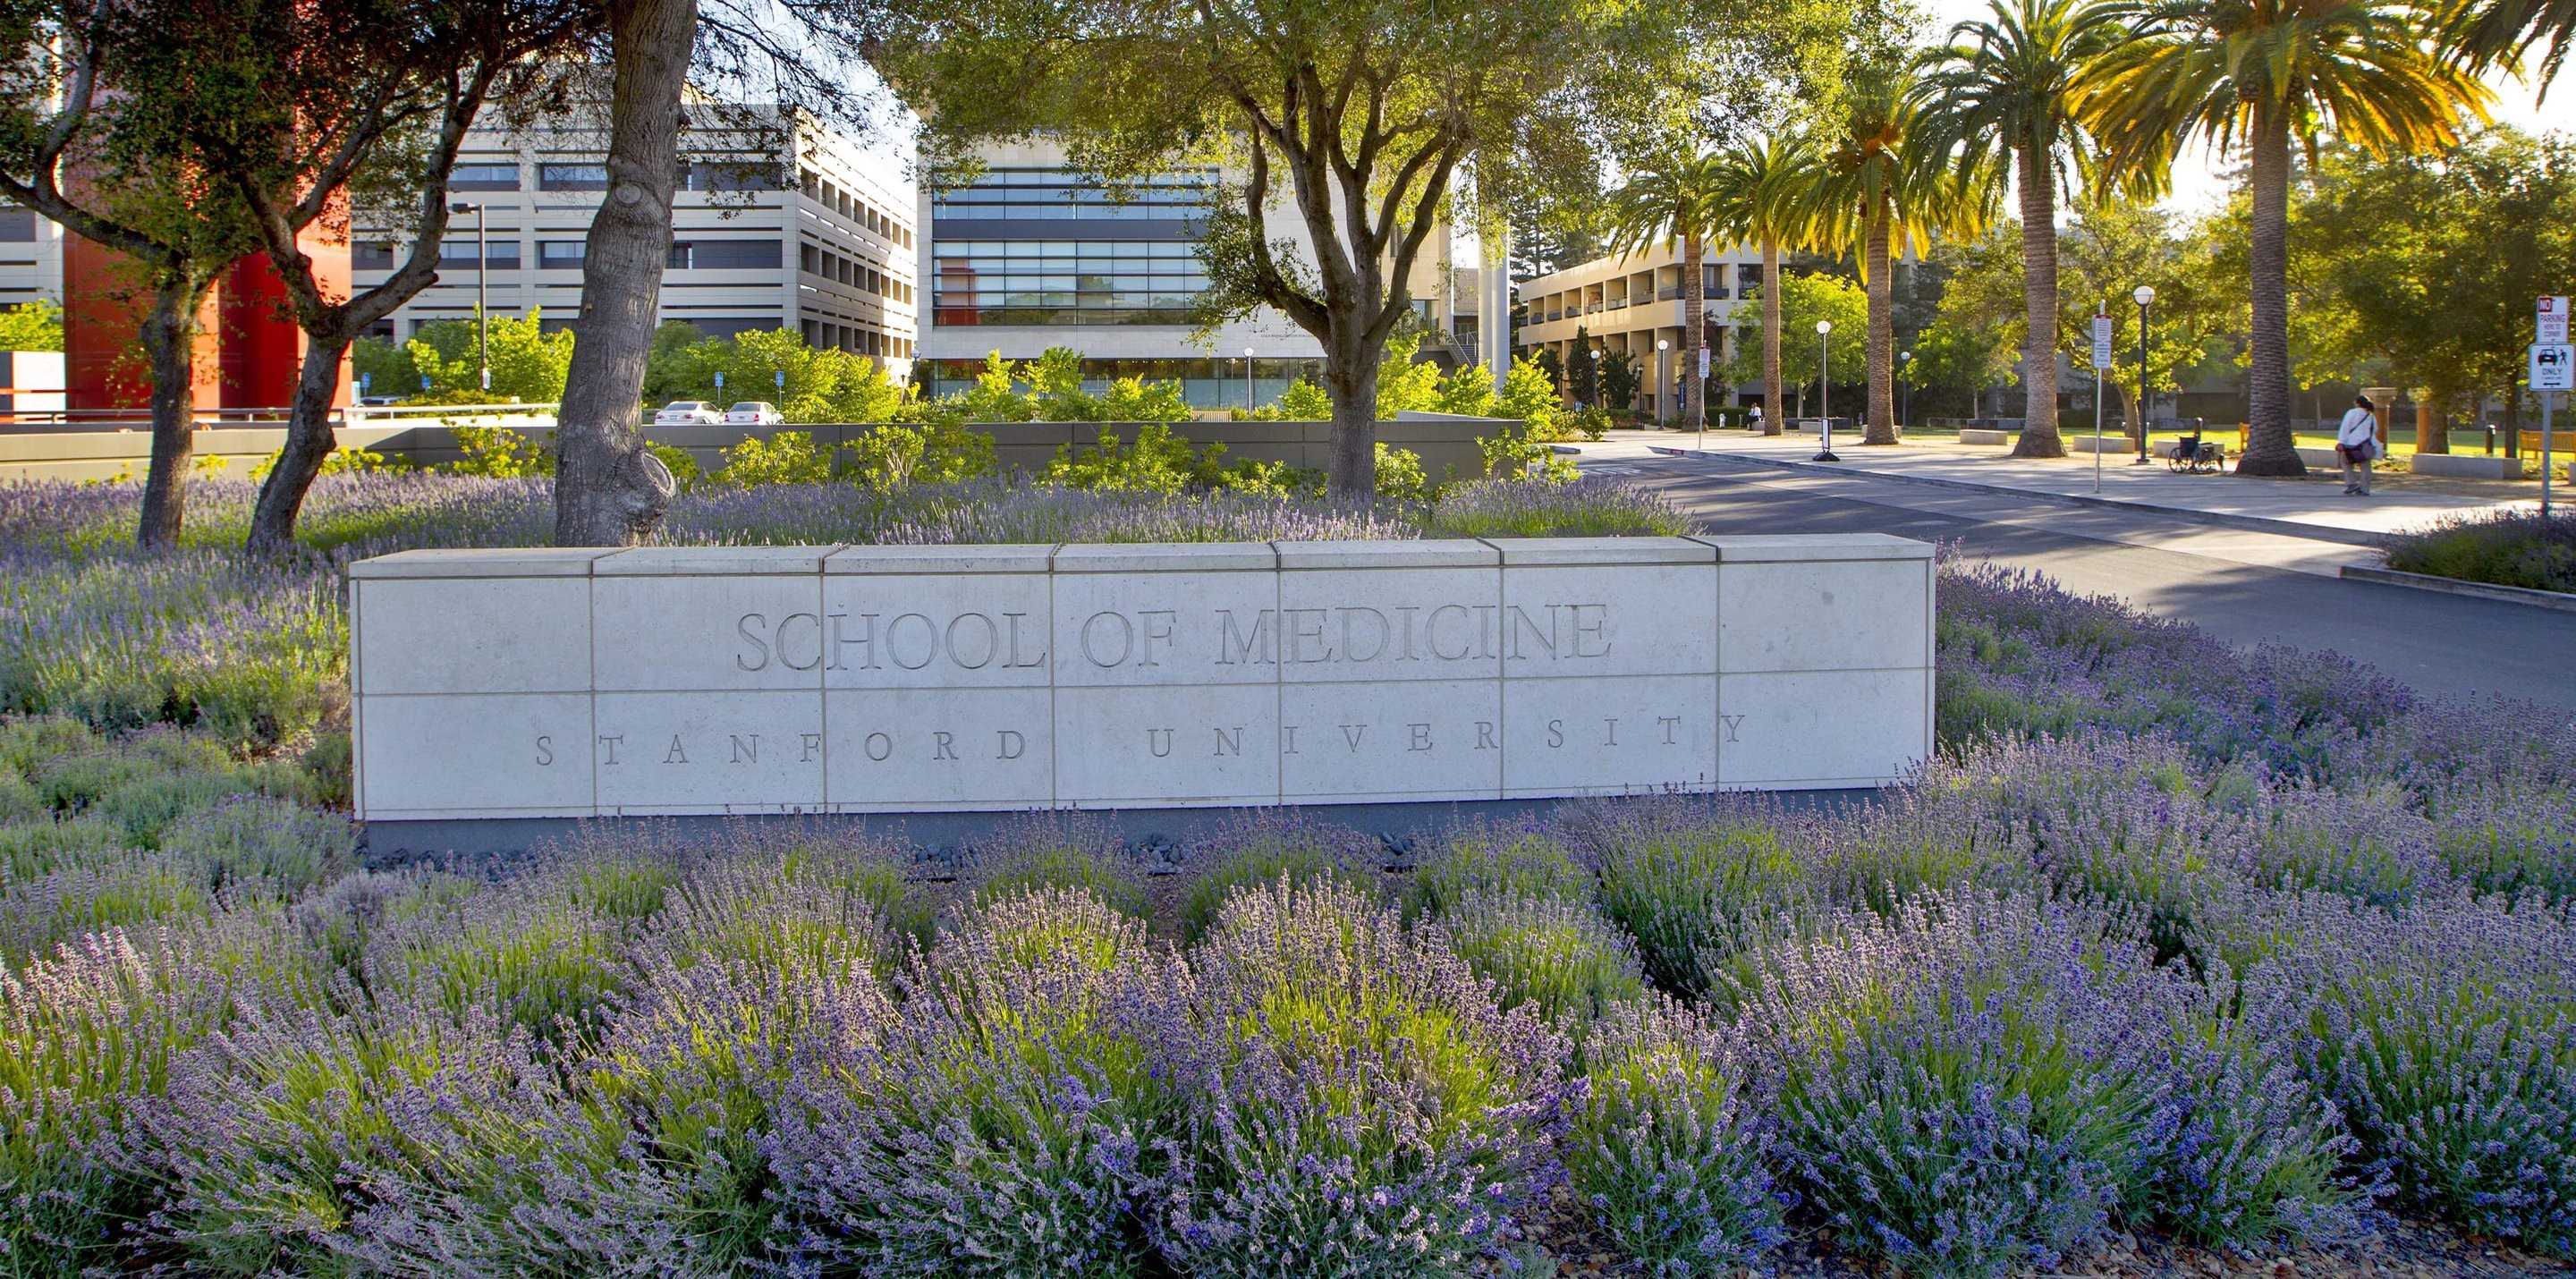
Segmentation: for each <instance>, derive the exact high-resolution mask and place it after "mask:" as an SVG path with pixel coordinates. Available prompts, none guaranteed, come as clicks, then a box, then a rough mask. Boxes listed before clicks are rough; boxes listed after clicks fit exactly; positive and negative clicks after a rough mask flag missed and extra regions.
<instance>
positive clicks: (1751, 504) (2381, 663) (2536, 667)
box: [1590, 456, 2576, 710]
mask: <svg viewBox="0 0 2576 1279" xmlns="http://www.w3.org/2000/svg"><path fill="white" fill-rule="evenodd" d="M1590 465H1593V466H1596V467H1598V468H1599V469H1603V470H1611V471H1614V472H1616V471H1617V470H1619V469H1620V468H1631V469H1632V471H1633V473H1631V474H1628V475H1626V476H1625V478H1627V479H1628V480H1630V481H1631V482H1634V483H1639V484H1645V485H1649V486H1652V487H1655V488H1658V489H1661V490H1663V491H1664V492H1666V493H1668V494H1670V495H1671V496H1672V497H1673V498H1674V499H1676V500H1677V501H1679V502H1680V503H1681V504H1682V505H1683V506H1684V508H1685V509H1687V510H1689V511H1690V512H1692V513H1693V514H1694V515H1696V516H1698V517H1700V518H1701V519H1702V520H1703V521H1705V523H1706V526H1707V528H1708V529H1709V531H1711V532H1718V533H1729V532H1770V533H1836V532H1885V533H1897V534H1901V535H1903V536H1906V537H1919V538H1924V539H1926V540H1935V541H1942V542H1955V543H1958V544H1959V545H1960V546H1961V547H1962V548H1963V549H1965V550H1966V551H1967V552H1969V553H1971V554H1976V555H1985V556H1990V557H1992V558H1994V559H1997V560H2000V561H2004V562H2007V563H2011V564H2015V565H2021V566H2026V567H2030V568H2035V569H2039V570H2042V571H2044V572H2046V573H2048V574H2050V575H2052V576H2054V577H2055V578H2057V579H2058V581H2059V582H2061V583H2063V584H2064V585H2065V586H2066V587H2067V588H2068V589H2070V590H2074V591H2079V592H2083V593H2086V594H2099V595H2115V596H2118V597H2120V598H2122V599H2125V600H2127V601H2128V602H2130V603H2131V604H2134V605H2136V606H2138V607H2140V608H2144V609H2147V610H2150V611H2152V612H2155V613H2159V614H2162V615H2164V616H2168V617H2175V618H2180V619H2182V620H2185V621H2189V622H2193V623H2196V624H2198V625H2199V626H2200V627H2201V628H2202V629H2204V630H2206V631H2208V632H2209V633H2210V634H2211V635H2213V636H2216V637H2217V638H2219V639H2221V640H2224V641H2226V642H2228V643H2230V644H2235V645H2240V646H2242V645H2252V644H2258V643H2264V642H2267V641H2269V642H2277V643H2283V644H2289V645H2293V646H2296V647H2299V648H2304V649H2312V650H2326V651H2333V652H2339V653H2342V654H2344V655H2346V656H2349V657H2352V658H2354V659H2357V660H2359V661H2363V662H2367V663H2369V664H2371V665H2373V666H2376V667H2378V668H2379V669H2381V670H2382V671H2385V672H2387V673H2389V674H2390V675H2392V676H2394V677H2396V678H2398V679H2400V680H2403V681H2405V682H2406V683H2408V684H2410V685H2412V686H2413V687H2415V688H2416V689H2417V690H2418V691H2421V692H2425V693H2436V694H2446V695H2453V696H2487V695H2502V696H2506V697H2513V698H2521V699H2528V700H2531V701H2534V702H2539V703H2542V704H2544V705H2547V706H2551V707H2556V708H2560V709H2564V710H2576V613H2557V612H2550V611H2548V610H2545V609H2537V608H2530V607H2526V606H2523V605H2517V604H2500V603H2491V602H2489V601H2485V600H2476V599H2465V598H2461V597H2458V596H2450V595H2439V594H2434V593H2432V592H2427V591H2418V590H2412V589H2408V588H2406V587H2399V586H2382V585H2378V584H2375V583H2368V582H2355V581H2344V580H2342V579H2339V578H2334V577H2329V576H2325V575H2323V572H2322V571H2321V570H2320V568H2319V567H2318V566H2319V565H2320V564H2321V563H2323V564H2328V565H2329V570H2328V571H2330V562H2331V561H2333V560H2336V559H2346V558H2351V557H2352V548H2350V547H2329V546H2325V545H2323V544H2314V543H2309V544H2301V543H2300V541H2299V539H2289V538H2279V539H2261V540H2262V541H2263V542H2264V544H2263V545H2261V546H2256V547H2252V548H2250V549H2245V548H2244V546H2243V543H2241V542H2240V543H2231V544H2227V545H2225V546H2223V547H2222V546H2218V545H2215V544H2213V545H2212V549H2214V550H2220V551H2222V553H2224V554H2226V555H2228V556H2229V558H2219V557H2218V556H2217V555H2207V554H2197V553H2192V552H2186V551H2176V550H2168V549H2162V548H2161V546H2160V545H2159V543H2160V542H2164V541H2165V540H2167V539H2168V538H2170V539H2171V540H2172V541H2173V542H2174V543H2175V544H2186V545H2188V544H2194V542H2193V539H2194V538H2198V537H2205V536H2206V535H2207V532H2208V530H2206V529H2205V528H2201V527H2197V526H2191V525H2185V524H2181V523H2179V522H2176V521H2169V520H2163V519H2158V518H2154V517H2143V516H2138V517H2133V516H2127V515H2123V514H2117V513H2105V512H2098V511H2089V510H2088V511H2085V512H2082V514H2081V518H2080V519H2079V518H2078V516H2077V513H2076V512H2073V511H2070V510H2069V509H2068V508H2066V507H2063V506H2058V505H2055V504H2052V503H2045V502H2020V501H2016V500H2012V499H2004V498H1980V499H1979V500H1977V501H1975V502H1961V501H1958V500H1956V499H1955V497H1951V496H1945V495H1937V494H1935V493H1934V492H1933V491H1931V490H1928V489H1923V488H1920V487H1918V486H1909V485H1904V484H1902V483H1900V482H1897V481H1889V480H1846V479H1841V478H1837V477H1828V476H1817V477H1806V476H1790V475H1787V474H1786V473H1782V472H1764V471H1758V470H1753V469H1751V468H1746V467H1741V466H1735V465H1729V464H1725V463H1712V462H1706V461H1697V460H1692V459H1682V458H1662V457H1642V458H1641V457H1635V456H1622V457H1616V458H1603V459H1601V460H1600V461H1599V462H1597V463H1590ZM1909 489H1911V490H1913V491H1911V492H1908V491H1907V490H1909ZM1888 503H1902V505H1889V504H1888ZM2074 530H2081V531H2080V533H2079V532H2076V531H2074ZM2303 545H2304V546H2305V547H2306V548H2307V549H2305V550H2303V549H2302V546H2303ZM2248 560H2251V561H2254V562H2246V561H2248ZM2276 565H2295V566H2296V567H2281V566H2276Z"/></svg>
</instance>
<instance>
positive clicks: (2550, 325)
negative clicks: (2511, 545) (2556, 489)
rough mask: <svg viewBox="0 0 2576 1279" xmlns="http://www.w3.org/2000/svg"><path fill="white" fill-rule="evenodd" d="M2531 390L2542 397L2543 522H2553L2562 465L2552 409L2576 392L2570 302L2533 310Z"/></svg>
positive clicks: (2551, 300) (2556, 300)
mask: <svg viewBox="0 0 2576 1279" xmlns="http://www.w3.org/2000/svg"><path fill="white" fill-rule="evenodd" d="M2532 318H2533V325H2532V327H2533V329H2534V330H2535V331H2534V332H2533V334H2532V344H2531V389H2532V390H2535V391H2538V392H2539V393H2540V518H2542V519H2544V520H2546V519H2548V518H2549V486H2550V476H2549V472H2550V468H2552V467H2554V466H2556V465H2557V464H2558V460H2557V458H2556V457H2555V456H2554V455H2553V454H2552V451H2551V449H2550V445H2552V444H2554V443H2556V441H2557V437H2556V434H2555V433H2554V432H2553V431H2552V430H2551V429H2550V421H2549V419H2550V409H2551V408H2552V407H2553V406H2555V405H2556V404H2557V402H2558V393H2559V392H2560V391H2565V390H2571V389H2576V347H2570V346H2569V345H2568V344H2567V299H2566V298H2564V297H2544V298H2542V299H2540V303H2539V305H2538V306H2536V307H2534V308H2533V315H2532Z"/></svg>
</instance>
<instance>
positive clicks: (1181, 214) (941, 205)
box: [930, 169, 1216, 219]
mask: <svg viewBox="0 0 2576 1279" xmlns="http://www.w3.org/2000/svg"><path fill="white" fill-rule="evenodd" d="M1215 181H1216V171H1215V170H1213V169H1183V170H1180V171H1177V172H1173V173H1166V174H1158V175H1155V176H1153V177H1148V178H1144V179H1140V180H1138V181H1136V182H1133V183H1129V184H1126V185H1123V186H1116V187H1112V186H1108V185H1104V184H1102V183H1099V182H1096V181H1093V180H1091V179H1089V178H1086V177H1083V176H1082V175H1081V174H1078V173H1074V172H1072V171H1070V170H1065V169H989V170H986V171H985V174H984V176H983V178H982V179H981V180H979V181H977V182H975V183H974V184H973V185H971V186H965V187H959V188H957V189H955V190H952V191H942V192H940V193H938V194H936V195H934V196H932V197H931V202H930V207H931V216H932V217H935V218H1113V217H1141V218H1169V219H1188V218H1196V217H1199V216H1201V215H1202V213H1203V211H1204V208H1205V205H1206V203H1207V195H1208V190H1209V188H1210V186H1211V184H1213V183H1214V182H1215Z"/></svg>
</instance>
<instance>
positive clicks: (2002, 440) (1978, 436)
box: [1959, 426, 2013, 444]
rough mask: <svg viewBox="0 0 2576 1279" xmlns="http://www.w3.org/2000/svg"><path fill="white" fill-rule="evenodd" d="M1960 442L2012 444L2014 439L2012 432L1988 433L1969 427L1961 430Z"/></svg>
mask: <svg viewBox="0 0 2576 1279" xmlns="http://www.w3.org/2000/svg"><path fill="white" fill-rule="evenodd" d="M1959 442H1960V443H1961V444H2010V443H2012V442H2013V437H2012V432H2010V431H1988V430H1980V429H1978V428H1976V427H1973V426H1969V427H1961V428H1959Z"/></svg>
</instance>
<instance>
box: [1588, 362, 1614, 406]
mask: <svg viewBox="0 0 2576 1279" xmlns="http://www.w3.org/2000/svg"><path fill="white" fill-rule="evenodd" d="M1605 349H1607V348H1604V347H1598V346H1596V347H1594V348H1592V407H1594V408H1596V409H1599V410H1601V411H1602V412H1604V413H1607V412H1609V411H1610V408H1609V405H1610V393H1609V392H1608V391H1607V390H1605V389H1604V388H1603V387H1602V385H1601V353H1602V351H1604V350H1605Z"/></svg>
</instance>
